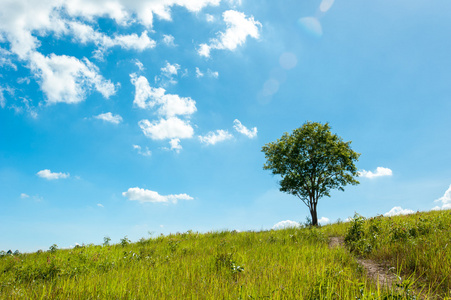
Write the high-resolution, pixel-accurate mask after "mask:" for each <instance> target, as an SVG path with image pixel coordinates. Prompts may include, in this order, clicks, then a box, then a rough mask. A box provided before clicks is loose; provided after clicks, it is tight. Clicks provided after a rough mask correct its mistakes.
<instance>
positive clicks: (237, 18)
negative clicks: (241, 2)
mask: <svg viewBox="0 0 451 300" xmlns="http://www.w3.org/2000/svg"><path fill="white" fill-rule="evenodd" d="M222 17H223V19H224V21H225V23H226V24H227V30H226V31H225V33H224V32H219V33H218V38H215V39H211V40H210V43H209V44H201V45H199V49H198V53H199V55H201V56H205V57H210V50H211V49H227V50H231V51H233V50H235V49H236V48H237V47H238V46H241V45H243V44H244V42H245V41H246V38H247V37H248V36H250V37H253V38H255V39H258V38H259V37H260V33H259V29H260V28H261V26H262V24H261V23H260V22H258V21H255V20H254V17H252V16H251V17H249V18H247V17H246V15H245V14H243V13H242V12H238V11H234V10H228V11H225V12H224V13H223V14H222Z"/></svg>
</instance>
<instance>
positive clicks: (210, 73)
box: [207, 69, 219, 78]
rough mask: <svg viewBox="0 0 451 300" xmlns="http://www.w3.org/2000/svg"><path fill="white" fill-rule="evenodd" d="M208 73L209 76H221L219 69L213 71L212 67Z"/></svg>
mask: <svg viewBox="0 0 451 300" xmlns="http://www.w3.org/2000/svg"><path fill="white" fill-rule="evenodd" d="M207 74H208V76H209V77H213V78H218V77H219V73H218V71H212V70H210V69H207Z"/></svg>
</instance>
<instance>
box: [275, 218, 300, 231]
mask: <svg viewBox="0 0 451 300" xmlns="http://www.w3.org/2000/svg"><path fill="white" fill-rule="evenodd" d="M300 226H301V224H299V222H295V221H291V220H286V221H280V222H279V223H276V224H274V226H273V227H272V229H274V230H278V229H285V228H293V227H300Z"/></svg>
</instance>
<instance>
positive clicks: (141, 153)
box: [133, 145, 152, 156]
mask: <svg viewBox="0 0 451 300" xmlns="http://www.w3.org/2000/svg"><path fill="white" fill-rule="evenodd" d="M133 149H135V150H136V151H138V154H140V155H142V156H151V155H152V151H150V150H149V148H148V147H146V150H142V148H141V146H139V145H133Z"/></svg>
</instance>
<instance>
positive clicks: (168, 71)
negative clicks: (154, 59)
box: [161, 62, 180, 77]
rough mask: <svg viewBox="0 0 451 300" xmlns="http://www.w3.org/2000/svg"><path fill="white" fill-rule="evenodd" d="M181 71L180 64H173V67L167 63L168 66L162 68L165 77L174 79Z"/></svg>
mask: <svg viewBox="0 0 451 300" xmlns="http://www.w3.org/2000/svg"><path fill="white" fill-rule="evenodd" d="M179 69H180V65H179V64H173V65H171V64H170V63H169V62H166V66H165V67H163V68H161V72H162V73H163V75H165V76H167V77H172V76H174V75H177V71H178V70H179Z"/></svg>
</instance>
